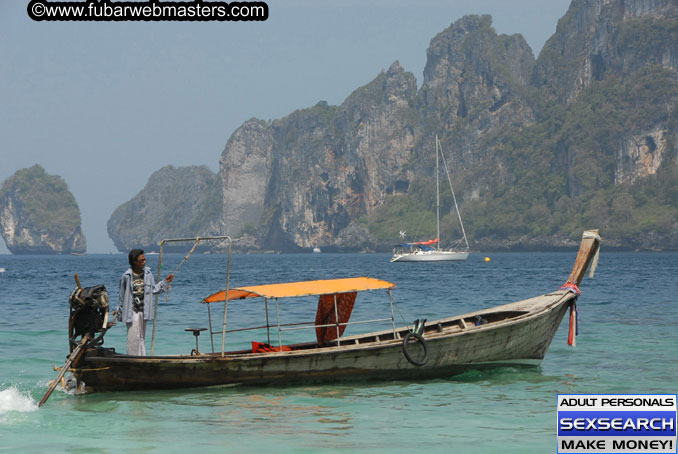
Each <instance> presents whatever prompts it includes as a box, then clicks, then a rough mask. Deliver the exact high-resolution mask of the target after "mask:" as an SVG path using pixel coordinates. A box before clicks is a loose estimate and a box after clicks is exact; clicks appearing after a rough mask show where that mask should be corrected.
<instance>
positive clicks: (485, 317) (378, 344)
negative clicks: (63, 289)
mask: <svg viewBox="0 0 678 454" xmlns="http://www.w3.org/2000/svg"><path fill="white" fill-rule="evenodd" d="M168 241H173V240H168ZM229 241H230V240H229ZM229 244H230V242H229ZM599 246H600V237H599V235H598V231H597V230H590V231H586V232H584V235H583V238H582V242H581V245H580V248H579V252H578V254H577V257H576V260H575V264H574V267H573V269H572V271H571V274H570V276H569V278H568V279H567V281H566V283H565V284H564V285H563V286H562V287H561V288H560V289H557V290H555V291H552V292H549V293H546V294H543V295H540V296H535V297H533V298H529V299H525V300H522V301H518V302H514V303H510V304H505V305H501V306H496V307H492V308H488V309H485V310H480V311H475V312H470V313H467V314H463V315H458V316H454V317H449V318H443V319H440V320H434V321H429V322H426V321H419V320H417V321H415V323H413V325H409V326H401V327H396V324H395V316H394V311H393V297H392V290H393V289H394V288H395V284H393V283H390V282H387V281H383V280H379V279H374V278H369V277H354V278H346V279H330V280H320V281H304V282H292V283H282V284H268V285H257V286H249V287H239V288H229V286H228V284H227V286H226V290H223V291H220V292H217V293H214V294H212V295H210V296H208V297H206V298H204V299H203V300H202V302H203V303H204V304H206V305H207V308H208V314H209V326H210V328H209V330H210V332H209V335H210V336H211V338H212V339H213V338H214V336H215V335H217V336H218V337H221V341H222V342H221V350H218V349H217V351H215V347H214V341H213V340H212V351H211V352H207V353H203V352H200V351H198V342H197V339H198V336H197V335H198V334H199V330H197V329H195V330H192V331H193V332H194V334H195V335H196V348H195V349H193V350H192V351H191V354H184V355H170V356H158V355H153V354H151V356H129V355H126V354H121V353H117V352H115V350H114V349H112V348H105V347H104V346H103V336H104V334H105V332H106V331H107V330H108V328H110V326H111V325H112V323H106V321H105V319H106V317H107V314H108V304H107V298H104V296H105V295H104V293H105V291H103V292H102V290H101V288H100V287H93V288H89V289H80V288H78V289H76V290H75V291H74V292H73V294H72V295H71V317H70V321H69V329H70V341H71V354H70V355H69V357H68V361H67V363H66V365H65V366H64V367H63V368H62V369H61V374H60V375H63V373H64V372H65V370H66V369H68V370H70V371H71V372H72V373H73V374H74V376H75V378H76V379H77V381H78V382H79V383H83V384H84V389H85V391H114V390H141V389H170V388H189V387H202V386H216V385H236V384H245V385H246V384H276V385H277V384H288V383H289V384H291V383H299V382H326V383H331V382H337V381H340V380H369V379H382V380H383V379H386V380H393V379H420V378H433V377H450V376H453V375H455V374H458V373H461V372H464V371H466V370H469V369H480V368H487V367H496V366H506V365H512V364H516V363H525V362H527V363H535V362H536V363H538V362H539V361H540V360H542V359H543V358H544V355H545V353H546V351H547V349H548V347H549V345H550V344H551V341H552V339H553V337H554V335H555V333H556V331H557V329H558V327H559V325H560V323H561V321H562V319H563V317H564V316H565V314H566V313H567V311H568V310H570V317H569V318H570V333H569V336H568V342H569V343H570V344H574V341H575V339H574V336H575V329H576V328H575V324H576V312H575V311H576V303H577V298H578V296H579V294H580V291H579V288H578V286H579V285H580V283H581V281H582V278H583V277H584V274H585V272H586V270H587V269H588V268H589V266H590V265H591V274H592V272H593V270H594V269H595V265H596V263H597V257H598V251H599ZM161 251H162V247H161ZM161 254H162V252H161ZM228 260H229V262H228V270H229V273H230V248H229V254H228ZM228 281H229V277H228V275H227V282H228ZM78 284H79V282H78ZM361 292H383V293H384V294H385V296H386V297H387V299H388V303H389V304H390V313H388V311H387V315H386V316H385V317H384V318H383V319H377V320H357V321H355V320H354V321H349V320H350V314H351V311H352V308H353V306H354V304H355V303H356V302H357V301H358V298H357V295H358V294H359V293H361ZM309 296H313V297H318V310H317V314H316V318H315V320H314V321H303V322H302V323H299V324H281V323H280V321H279V317H278V315H279V311H281V306H283V304H281V301H282V300H285V299H287V298H295V297H309ZM104 299H106V301H103V300H104ZM253 299H258V300H259V301H261V299H263V302H264V303H265V305H262V306H264V307H265V308H266V309H265V311H262V312H265V314H262V318H263V319H264V320H265V321H266V324H265V325H263V326H257V327H253V328H247V327H244V328H243V327H238V328H235V329H227V326H226V325H227V324H226V322H227V317H226V314H227V310H228V309H229V303H230V304H231V305H234V306H236V308H237V306H238V304H234V303H239V304H240V303H242V304H246V303H247V302H249V301H250V300H253ZM92 300H94V303H92V302H91V301H92ZM88 302H89V304H88ZM217 303H218V304H223V305H224V318H223V324H222V326H221V328H220V330H217V331H215V330H214V329H213V327H212V319H213V318H212V310H211V309H209V308H210V306H211V305H213V304H217ZM270 306H274V307H275V314H276V316H275V317H271V318H273V319H274V320H276V321H274V322H270V321H269V307H270ZM231 310H235V309H234V308H232V307H231ZM102 319H103V320H102ZM384 321H385V323H387V324H388V325H389V326H390V328H388V329H385V330H381V331H374V332H368V333H365V334H361V335H351V336H344V335H343V333H344V330H345V329H346V327H347V326H348V325H352V324H358V323H365V322H384ZM102 322H103V324H102ZM291 325H293V326H291ZM297 325H306V327H308V328H310V331H312V332H314V333H315V339H314V340H312V341H309V342H304V343H293V344H289V345H283V343H282V336H281V333H283V332H284V331H285V330H292V329H300V326H297ZM246 329H259V330H260V331H261V330H262V329H264V330H265V332H266V336H267V337H266V340H267V342H266V343H263V342H262V343H258V342H253V343H252V344H253V345H252V349H245V350H237V351H227V350H226V349H225V348H224V345H225V338H226V334H227V333H232V332H235V331H242V330H246ZM271 333H273V336H271ZM219 335H220V336H219ZM77 337H80V339H79V340H78V339H77ZM271 338H272V339H273V341H271ZM151 351H153V349H151ZM59 378H61V377H59ZM46 397H48V395H47V394H46V396H45V398H44V399H43V402H44V400H46ZM43 402H41V404H42V403H43Z"/></svg>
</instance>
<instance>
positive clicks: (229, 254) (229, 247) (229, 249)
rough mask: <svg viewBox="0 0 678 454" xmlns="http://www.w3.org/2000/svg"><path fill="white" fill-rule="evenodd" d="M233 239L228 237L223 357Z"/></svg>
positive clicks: (222, 342) (222, 337)
mask: <svg viewBox="0 0 678 454" xmlns="http://www.w3.org/2000/svg"><path fill="white" fill-rule="evenodd" d="M231 243H232V241H231V238H230V237H228V259H227V261H226V295H225V298H224V325H223V326H222V329H221V357H222V358H223V357H224V355H225V354H226V313H227V312H228V290H229V288H230V285H231Z"/></svg>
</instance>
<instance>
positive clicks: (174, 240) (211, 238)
mask: <svg viewBox="0 0 678 454" xmlns="http://www.w3.org/2000/svg"><path fill="white" fill-rule="evenodd" d="M214 240H226V241H228V258H227V261H226V302H225V304H224V329H223V330H222V337H221V356H224V342H225V335H226V308H227V307H228V286H229V284H230V281H231V245H232V243H233V240H231V237H230V236H228V235H224V236H207V237H199V236H196V237H194V238H166V239H164V240H162V241H161V242H160V255H159V256H158V281H160V274H161V273H162V255H163V251H164V246H165V243H170V242H172V243H179V242H186V241H193V242H194V243H195V244H193V247H192V248H191V250H190V252H189V253H188V254H187V255H186V256H185V257H184V259H183V260H182V262H181V263H180V264H179V266H178V267H177V269H176V271H178V270H179V268H181V266H182V265H183V264H184V262H185V261H186V260H188V257H189V256H190V255H191V254H192V253H193V251H195V248H196V247H197V246H198V243H199V242H200V241H214ZM176 271H175V272H176ZM158 298H159V295H155V314H154V316H153V338H152V340H151V355H153V347H154V346H155V326H156V322H155V321H156V319H157V317H156V315H157V313H158ZM207 316H208V318H209V323H210V341H211V342H212V353H214V334H216V333H214V331H213V330H212V315H211V312H210V306H209V304H208V305H207Z"/></svg>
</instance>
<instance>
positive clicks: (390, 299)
mask: <svg viewBox="0 0 678 454" xmlns="http://www.w3.org/2000/svg"><path fill="white" fill-rule="evenodd" d="M387 292H388V301H389V303H390V305H391V325H393V338H394V339H396V338H397V336H396V327H395V313H394V312H393V294H392V293H391V289H388V290H387Z"/></svg>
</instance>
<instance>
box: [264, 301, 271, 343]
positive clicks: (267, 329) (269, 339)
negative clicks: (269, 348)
mask: <svg viewBox="0 0 678 454" xmlns="http://www.w3.org/2000/svg"><path fill="white" fill-rule="evenodd" d="M264 306H265V308H266V338H267V339H268V342H267V343H268V345H271V325H270V323H269V321H268V298H264Z"/></svg>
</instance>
